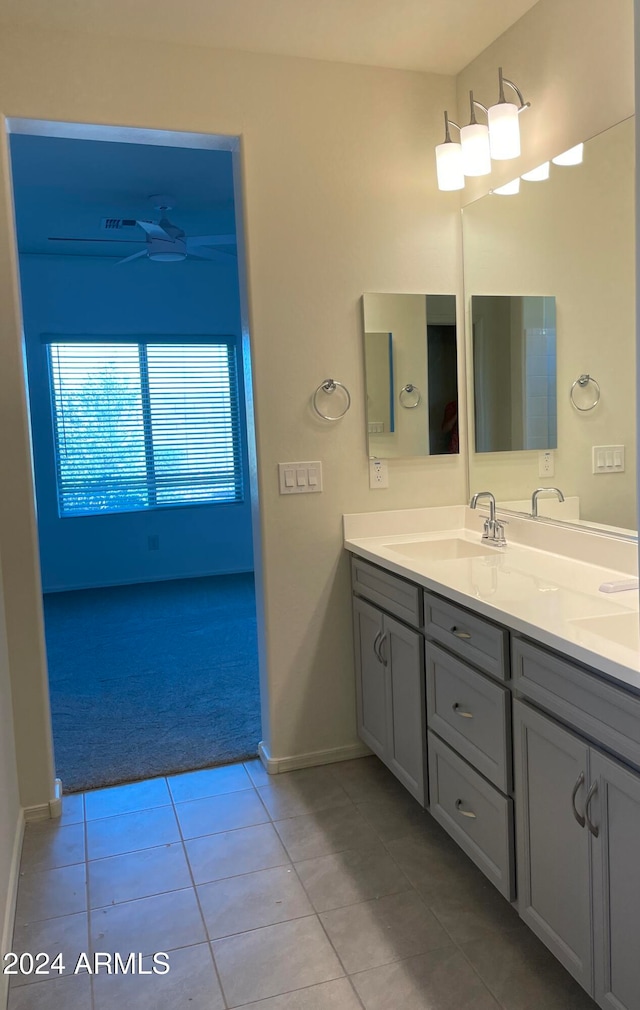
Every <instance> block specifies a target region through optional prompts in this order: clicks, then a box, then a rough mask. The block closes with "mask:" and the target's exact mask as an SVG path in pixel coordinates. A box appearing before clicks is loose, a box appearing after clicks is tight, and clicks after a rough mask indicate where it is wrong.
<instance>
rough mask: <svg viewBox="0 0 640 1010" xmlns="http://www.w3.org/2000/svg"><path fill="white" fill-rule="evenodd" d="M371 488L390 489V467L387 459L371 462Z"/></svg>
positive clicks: (371, 460) (372, 460)
mask: <svg viewBox="0 0 640 1010" xmlns="http://www.w3.org/2000/svg"><path fill="white" fill-rule="evenodd" d="M369 487H370V488H374V489H375V490H376V491H377V490H378V488H383V487H389V467H388V466H387V461H386V459H370V460H369Z"/></svg>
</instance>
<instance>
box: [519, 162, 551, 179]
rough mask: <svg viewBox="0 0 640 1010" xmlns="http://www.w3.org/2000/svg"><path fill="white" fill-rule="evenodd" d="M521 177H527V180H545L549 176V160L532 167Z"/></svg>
mask: <svg viewBox="0 0 640 1010" xmlns="http://www.w3.org/2000/svg"><path fill="white" fill-rule="evenodd" d="M520 178H521V179H526V181H527V182H544V180H545V179H548V178H549V162H548V161H543V163H542V164H541V165H538V167H537V168H532V169H531V171H530V172H523V173H522V175H521V176H520Z"/></svg>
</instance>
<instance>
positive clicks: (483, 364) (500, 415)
mask: <svg viewBox="0 0 640 1010" xmlns="http://www.w3.org/2000/svg"><path fill="white" fill-rule="evenodd" d="M471 327H472V330H473V396H474V416H475V426H476V452H506V451H513V450H518V449H555V447H556V444H557V423H556V302H555V298H550V297H542V296H537V295H473V296H472V298H471Z"/></svg>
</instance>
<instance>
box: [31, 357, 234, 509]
mask: <svg viewBox="0 0 640 1010" xmlns="http://www.w3.org/2000/svg"><path fill="white" fill-rule="evenodd" d="M48 355H49V374H50V381H51V400H52V408H53V430H54V442H55V457H56V480H57V488H58V508H59V514H60V515H61V516H73V515H91V514H94V513H103V512H129V511H133V510H138V509H152V508H160V507H165V506H176V505H196V504H204V503H212V502H235V501H241V500H242V493H243V491H242V468H241V461H240V419H239V410H238V392H237V374H236V350H235V345H234V343H233V342H232V341H228V340H227V339H226V338H224V337H223V338H220V337H218V338H215V342H214V339H213V338H212V339H210V340H208V341H207V342H205V341H198V342H193V341H192V342H185V343H178V342H177V341H176V340H175V339H174V340H173V341H172V342H169V341H168V340H160V339H154V338H150V339H147V340H133V339H124V340H115V339H111V340H91V341H88V340H58V339H56V340H51V341H50V342H49V343H48Z"/></svg>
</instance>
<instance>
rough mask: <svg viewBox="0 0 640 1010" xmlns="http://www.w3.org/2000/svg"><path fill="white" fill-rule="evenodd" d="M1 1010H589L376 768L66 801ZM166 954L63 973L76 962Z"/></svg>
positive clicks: (31, 878) (184, 782)
mask: <svg viewBox="0 0 640 1010" xmlns="http://www.w3.org/2000/svg"><path fill="white" fill-rule="evenodd" d="M14 950H15V951H17V952H21V951H29V952H31V953H33V954H35V953H38V952H40V951H43V952H47V953H49V954H50V955H51V956H54V955H55V954H57V953H58V952H61V953H62V955H63V959H64V963H65V965H66V971H65V973H64V974H62V975H60V976H56V975H53V976H49V977H47V976H44V977H40V978H39V979H38V980H35V978H34V976H21V977H17V978H14V979H12V983H13V984H12V987H11V990H10V996H9V1010H121V1008H126V1010H152V1008H153V1010H183V1008H184V1010H187V1008H188V1010H224V1008H230V1007H240V1006H242V1007H248V1008H253V1010H363V1008H364V1010H500V1008H502V1010H593V1008H594V1007H595V1004H594V1003H593V1002H592V1001H591V1000H590V999H589V998H588V997H587V996H586V995H585V994H584V993H583V992H582V990H581V989H580V988H579V987H578V986H577V984H576V983H575V982H574V981H573V980H572V979H571V978H570V977H569V975H568V974H567V973H566V972H565V971H564V969H563V968H561V967H560V966H559V965H558V964H557V962H556V961H555V960H554V959H553V958H552V957H551V955H550V954H549V953H548V952H547V951H546V950H545V948H544V947H543V946H542V945H541V944H540V943H539V942H538V941H537V940H536V939H535V938H534V936H533V935H532V934H531V933H530V932H529V930H527V929H526V928H525V927H524V926H523V925H522V924H521V923H520V920H519V919H518V916H517V915H516V913H515V912H514V911H513V909H512V908H511V907H510V906H509V905H508V904H507V903H506V902H505V901H504V900H503V899H502V898H501V897H500V895H498V894H497V892H496V891H495V890H494V889H493V887H492V886H491V885H490V884H488V883H487V882H486V881H485V879H484V878H483V877H482V875H481V874H480V873H479V872H478V871H477V870H476V869H475V867H474V866H473V865H472V864H471V863H470V862H469V861H468V860H467V858H466V857H465V856H464V855H463V854H462V852H461V851H460V850H459V849H458V847H457V846H456V845H455V844H454V843H453V842H452V841H451V840H450V839H449V838H448V836H447V835H446V834H445V833H444V832H443V831H442V830H441V829H440V828H439V826H438V825H437V824H436V823H435V822H434V821H433V819H432V818H431V817H430V816H429V815H428V814H426V813H425V812H424V811H423V810H422V809H421V808H420V807H419V806H418V804H417V803H415V802H414V801H413V800H412V799H411V798H410V797H409V796H408V794H407V793H406V792H405V790H404V789H403V788H402V787H401V786H400V785H399V784H398V783H397V782H396V780H395V779H394V778H393V777H392V776H391V775H390V774H389V772H387V770H386V769H385V768H384V767H383V765H381V764H380V762H378V760H377V759H376V758H364V759H361V760H356V761H346V762H344V763H342V764H337V765H330V766H326V767H322V768H310V769H307V770H304V771H296V772H290V773H287V774H284V775H278V776H274V777H269V776H267V775H266V773H265V772H264V770H263V768H262V766H261V765H260V763H259V762H258V761H255V762H250V763H248V764H245V765H232V766H229V767H224V768H216V769H212V770H208V771H201V772H194V773H190V774H185V775H180V776H175V777H173V778H169V779H154V780H151V781H147V782H140V783H134V784H132V785H127V786H120V787H116V788H113V789H105V790H100V791H97V792H90V793H87V794H85V795H84V796H81V795H74V796H69V797H66V798H65V801H64V812H63V817H62V821H61V822H58V823H53V822H40V823H37V824H30V825H28V827H27V831H26V836H25V843H24V850H23V861H22V868H21V877H20V885H19V894H18V905H17V915H16V927H15V937H14ZM96 951H98V952H105V953H111V954H114V953H115V952H118V953H119V954H120V955H122V956H123V959H126V957H127V955H128V954H129V953H131V952H133V953H136V954H137V953H139V954H140V955H141V956H142V957H143V960H142V962H141V963H142V966H143V967H144V968H146V970H147V971H150V970H151V964H152V960H151V955H152V954H154V953H155V952H158V951H166V952H168V954H169V963H170V966H171V967H170V971H169V973H168V974H166V975H157V974H153V973H150V974H138V973H136V974H121V973H120V974H106V973H105V971H104V969H103V970H102V971H100V972H99V974H94V975H92V976H89V975H88V974H87V973H79V974H74V973H73V969H74V967H75V965H76V962H77V959H78V957H79V955H80V954H81V953H87V954H90V955H92V954H93V953H94V952H96Z"/></svg>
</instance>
